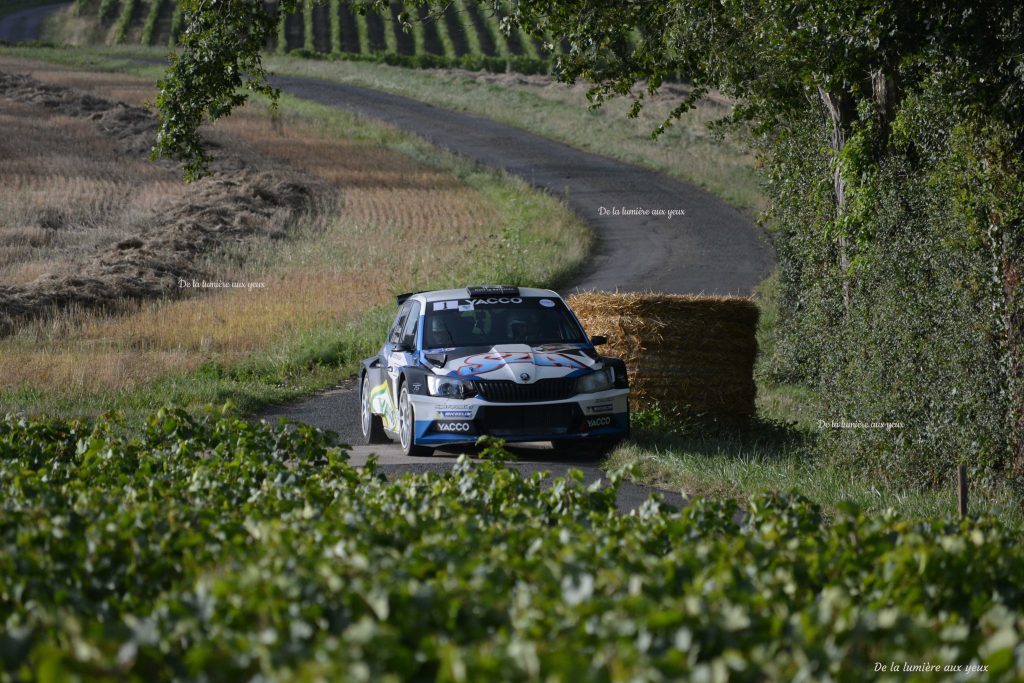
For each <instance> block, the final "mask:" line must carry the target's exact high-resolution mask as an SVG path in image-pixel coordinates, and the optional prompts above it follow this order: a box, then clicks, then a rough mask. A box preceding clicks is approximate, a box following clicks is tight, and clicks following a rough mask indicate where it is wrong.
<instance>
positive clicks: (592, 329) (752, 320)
mask: <svg viewBox="0 0 1024 683" xmlns="http://www.w3.org/2000/svg"><path fill="white" fill-rule="evenodd" d="M568 303H569V305H570V306H571V307H572V309H573V311H575V313H576V315H577V317H578V318H579V319H580V322H581V323H583V327H584V328H585V329H586V330H587V333H588V334H590V335H604V336H605V337H607V338H608V345H607V346H605V347H602V353H604V354H606V355H609V356H616V357H619V358H622V359H623V360H624V361H626V366H627V368H628V371H629V375H630V386H631V389H632V392H631V402H632V405H633V406H634V407H637V408H646V407H651V406H653V405H658V406H660V407H661V409H662V410H663V411H664V412H666V413H670V414H677V415H683V416H687V417H691V418H699V419H705V420H716V421H736V420H744V419H747V418H749V417H751V416H752V415H753V414H754V397H755V393H756V389H755V386H754V362H755V361H756V360H757V338H756V331H757V320H758V309H757V305H756V304H754V302H753V301H752V300H750V299H748V298H745V297H720V296H691V295H683V294H654V293H651V294H645V293H635V292H628V293H611V292H583V293H580V294H574V295H572V296H570V297H569V298H568Z"/></svg>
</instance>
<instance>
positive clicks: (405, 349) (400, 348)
mask: <svg viewBox="0 0 1024 683" xmlns="http://www.w3.org/2000/svg"><path fill="white" fill-rule="evenodd" d="M391 349H392V350H393V351H397V352H399V353H412V351H413V350H412V347H410V346H409V345H408V344H406V343H404V342H398V343H396V344H392V345H391Z"/></svg>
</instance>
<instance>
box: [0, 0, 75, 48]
mask: <svg viewBox="0 0 1024 683" xmlns="http://www.w3.org/2000/svg"><path fill="white" fill-rule="evenodd" d="M68 4H70V3H57V4H54V5H42V6H40V7H29V8H28V9H23V10H19V11H17V12H12V13H11V14H8V15H7V16H4V17H0V41H4V42H8V43H19V42H24V41H27V40H39V30H40V28H42V25H43V20H44V19H46V17H48V16H50V15H51V14H53V13H54V12H56V11H57V10H59V9H61V8H63V7H67V6H68Z"/></svg>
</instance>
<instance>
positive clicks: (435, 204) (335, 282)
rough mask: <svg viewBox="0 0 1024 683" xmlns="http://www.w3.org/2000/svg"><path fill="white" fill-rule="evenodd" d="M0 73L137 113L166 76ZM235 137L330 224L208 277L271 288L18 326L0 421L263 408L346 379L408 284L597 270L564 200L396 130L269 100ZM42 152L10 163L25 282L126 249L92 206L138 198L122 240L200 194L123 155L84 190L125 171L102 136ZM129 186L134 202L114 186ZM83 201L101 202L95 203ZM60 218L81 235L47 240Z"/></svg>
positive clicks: (35, 68)
mask: <svg viewBox="0 0 1024 683" xmlns="http://www.w3.org/2000/svg"><path fill="white" fill-rule="evenodd" d="M0 60H2V61H0V69H17V70H21V71H24V70H28V71H30V72H31V73H32V74H33V75H34V76H35V77H36V78H37V79H40V80H42V81H45V82H48V83H51V84H58V85H66V86H72V87H75V88H79V89H82V90H85V91H88V92H91V93H92V94H94V95H97V96H99V97H105V98H111V99H119V100H126V101H128V102H133V103H136V104H141V103H142V102H143V101H145V100H147V99H151V98H152V96H153V90H152V80H144V79H140V78H132V77H128V76H124V75H114V74H96V73H86V72H81V71H78V70H74V69H67V68H62V67H54V66H48V65H45V64H41V63H35V64H28V63H25V62H21V61H17V60H13V61H12V60H10V59H9V58H0ZM18 106H19V107H20V106H23V105H18ZM25 106H27V105H25ZM22 113H23V112H22ZM47 121H49V125H50V126H51V127H52V128H54V129H57V128H59V127H61V126H63V125H64V124H65V123H66V121H64V120H54V119H49V120H48V119H47V118H46V117H39V118H38V119H37V120H36V121H34V122H32V123H25V124H24V125H25V126H29V127H30V128H32V131H35V128H38V127H43V128H44V129H45V128H46V123H47ZM76 123H77V122H76ZM224 124H225V125H219V126H217V127H216V129H215V130H213V131H211V132H210V135H211V138H212V139H213V140H214V141H216V142H217V143H218V144H219V145H220V146H221V148H222V149H225V150H228V151H234V152H237V154H238V155H239V158H241V159H243V160H244V161H247V162H248V163H250V164H251V165H253V166H257V167H261V168H266V167H270V166H273V167H285V168H289V169H291V170H292V172H294V173H299V174H303V175H304V176H305V177H307V178H310V179H313V180H314V181H315V182H316V183H320V185H321V189H322V190H323V193H322V196H321V197H320V199H319V204H318V205H317V206H316V210H314V211H312V212H311V213H307V214H305V217H304V218H301V217H300V218H297V219H296V220H295V221H294V224H293V225H291V226H288V236H287V237H286V238H283V239H282V236H281V235H279V234H278V235H274V236H267V237H259V236H257V237H255V238H253V239H248V240H246V241H244V242H240V243H238V244H228V245H225V246H224V248H223V249H221V250H219V251H216V252H214V253H211V254H209V255H208V256H207V257H205V262H206V263H207V264H208V265H209V267H210V268H211V269H212V270H210V271H209V272H210V274H209V276H208V277H207V278H206V279H209V280H211V281H223V282H241V283H255V284H257V285H259V287H258V288H252V289H250V288H243V289H241V290H234V289H232V290H207V291H206V292H205V293H203V295H201V296H185V297H177V298H169V299H168V298H161V299H157V300H152V301H140V302H137V303H135V304H128V305H126V307H125V308H124V309H123V310H119V311H118V312H110V311H95V310H88V311H82V310H77V309H75V308H69V309H65V310H62V311H60V312H58V313H57V314H56V315H55V316H50V317H45V318H42V319H39V320H36V321H33V322H30V323H27V324H25V325H21V326H20V327H19V328H18V329H17V331H16V333H15V334H12V335H8V336H6V337H5V338H3V339H0V368H2V371H0V407H2V408H0V412H3V411H9V410H17V411H25V412H28V413H32V414H43V413H45V414H51V415H95V414H99V413H101V412H103V411H106V410H111V409H115V410H122V411H125V412H126V414H127V415H128V416H129V417H133V416H138V415H140V414H142V413H144V412H148V411H150V410H151V409H152V408H153V407H154V406H156V405H160V404H162V403H164V402H166V401H168V400H172V401H175V402H177V403H179V404H181V405H185V406H198V405H201V404H205V403H210V402H214V403H221V402H223V401H224V400H226V399H231V400H233V401H234V402H235V403H236V405H237V406H238V407H239V409H241V410H244V411H252V410H254V409H255V408H256V407H258V406H260V405H265V404H267V403H269V402H272V401H277V400H283V399H287V398H291V397H296V396H299V395H302V394H304V393H309V392H310V391H313V390H315V389H318V388H324V387H328V386H331V385H333V384H335V383H337V382H338V381H339V380H341V379H344V378H346V377H348V375H349V374H350V373H351V372H352V371H353V369H354V367H355V363H356V362H357V361H358V359H359V358H362V357H364V356H366V355H369V354H370V353H372V350H373V349H374V348H376V345H377V344H378V343H379V340H380V338H381V335H382V330H383V329H384V327H385V326H386V324H387V322H388V321H387V317H388V316H389V315H390V313H391V308H392V302H393V296H394V294H395V293H396V292H397V291H400V290H401V291H405V290H402V289H401V288H402V287H407V288H414V287H424V286H428V287H442V286H448V285H455V284H462V283H464V282H465V281H507V282H513V283H520V284H527V283H529V284H534V283H548V284H555V283H558V282H562V281H565V279H566V278H567V277H568V276H569V275H570V274H571V273H572V272H573V269H574V268H576V267H577V266H578V265H579V264H580V263H582V261H583V259H584V258H585V256H586V253H587V249H588V244H589V233H588V231H587V230H586V228H585V227H583V226H582V224H581V223H580V222H579V221H578V220H577V219H576V218H574V217H573V216H572V215H571V213H570V212H569V211H568V210H567V209H565V208H564V207H563V206H562V205H561V204H560V203H559V202H558V201H557V200H556V199H553V198H551V197H548V196H545V195H541V194H539V193H536V192H534V191H532V190H530V189H529V188H527V187H526V185H525V184H524V183H522V182H520V181H517V180H514V179H511V178H508V177H505V176H502V175H499V174H496V173H492V172H488V171H483V170H480V169H478V168H476V167H474V166H472V165H470V164H467V163H465V162H461V161H459V160H457V159H455V158H453V157H451V156H449V155H446V154H442V153H440V152H438V151H436V150H434V149H433V148H431V147H429V146H427V145H425V144H423V143H422V142H419V141H417V140H416V139H414V138H412V137H411V136H408V135H404V134H402V133H399V132H397V131H395V130H393V129H390V128H387V127H385V126H380V125H375V124H371V123H366V122H362V121H358V120H356V119H355V118H354V117H351V116H348V115H346V114H344V113H340V112H336V111H333V110H329V109H327V108H325V107H319V106H315V105H310V104H308V103H303V102H298V101H288V102H286V103H285V106H284V107H283V109H282V118H281V120H279V121H277V122H275V121H272V120H271V119H270V117H269V116H268V114H267V112H266V111H265V110H264V109H263V107H262V106H261V105H258V104H257V105H255V106H253V107H250V108H249V109H248V110H247V111H246V112H244V113H243V114H242V115H241V116H240V117H238V118H237V119H235V120H233V121H231V122H227V121H226V122H224ZM33 127H34V128H33ZM32 131H29V132H32ZM87 132H88V131H87V130H86V131H83V133H87ZM35 139H36V142H37V143H38V146H37V148H36V154H35V155H11V156H10V157H7V161H6V162H5V163H6V164H7V165H8V166H9V167H8V168H5V174H6V175H10V177H12V178H15V179H17V178H22V179H24V182H26V183H28V182H31V183H32V188H31V191H26V188H25V187H22V185H19V184H18V183H15V184H14V185H15V186H17V187H16V189H18V188H20V191H14V190H12V192H11V194H10V195H8V196H9V199H10V200H11V201H10V203H6V202H5V204H4V210H5V211H6V212H7V214H5V215H8V220H9V226H10V227H8V228H7V232H5V233H4V235H5V236H4V239H5V240H6V241H5V243H6V244H8V245H9V249H8V251H7V252H5V253H10V254H14V251H15V250H17V249H22V247H21V246H19V245H23V244H24V243H25V242H26V240H23V239H22V237H23V235H22V234H21V232H19V230H20V231H22V232H24V230H30V231H32V230H34V231H36V232H38V233H40V234H43V236H44V237H45V239H42V238H40V239H39V240H36V243H37V247H36V248H34V250H29V251H28V252H26V253H24V254H21V256H19V257H18V259H20V260H16V262H14V260H12V262H11V263H9V264H8V265H7V266H5V267H6V268H7V270H8V273H9V274H10V275H11V277H14V276H17V279H18V280H20V281H21V282H23V283H24V282H29V281H31V280H32V279H33V278H34V277H35V276H37V275H39V274H41V273H43V272H44V271H48V270H49V269H52V268H54V267H57V266H56V264H55V263H54V260H64V261H67V262H69V263H74V259H75V257H76V255H77V254H78V252H80V251H81V250H82V249H85V248H86V247H83V246H81V245H76V243H75V240H79V239H91V240H99V241H103V242H110V241H114V240H117V239H120V238H121V237H123V235H121V234H120V233H119V232H118V231H119V230H122V228H119V227H117V226H118V225H121V224H120V223H118V222H117V221H116V220H110V221H104V222H102V225H99V224H97V227H98V228H99V229H98V230H97V231H94V232H90V231H89V223H88V221H87V220H85V218H87V216H86V217H85V218H82V219H81V220H79V218H80V217H79V216H77V214H75V212H76V211H83V210H85V209H87V208H88V206H89V201H94V202H97V203H99V204H103V202H104V201H106V200H105V199H104V198H105V197H106V198H107V199H110V198H111V197H113V196H115V195H117V193H119V192H121V193H127V194H131V195H134V196H135V199H134V200H133V201H134V202H135V203H134V204H131V205H129V206H128V207H127V208H126V207H125V206H123V205H122V206H119V207H118V208H117V209H116V210H113V211H112V212H111V214H110V216H108V218H111V217H116V216H118V215H122V214H123V215H125V216H127V218H125V220H124V221H123V223H124V225H125V226H127V227H125V228H124V229H134V228H132V221H133V220H137V219H138V214H139V213H140V212H142V213H143V214H144V213H146V210H149V209H152V207H150V206H148V204H149V203H151V202H152V201H153V200H154V198H155V197H157V196H160V199H161V201H162V200H164V199H166V195H172V196H173V195H175V194H183V193H184V194H187V193H188V192H189V191H190V190H191V191H193V192H194V191H195V188H194V187H192V188H188V187H181V185H180V181H178V182H177V183H175V181H173V180H171V178H172V177H173V175H174V173H175V172H174V171H173V170H168V169H166V168H165V169H160V168H159V167H153V166H152V165H147V162H145V161H141V160H139V159H136V158H133V157H130V158H127V159H125V162H124V163H125V165H124V166H123V167H122V170H123V171H124V173H121V174H118V173H113V174H111V175H110V176H109V178H110V179H109V180H108V181H106V182H108V183H109V184H111V185H112V187H110V188H108V189H109V191H108V192H106V193H104V192H97V191H92V190H88V189H85V190H82V189H81V187H79V186H80V185H82V184H83V183H85V184H86V185H88V182H89V179H90V178H93V179H95V178H99V177H101V176H103V174H102V169H103V164H108V165H114V166H116V165H117V163H118V161H119V159H120V158H121V157H120V156H118V155H117V154H116V153H114V151H112V150H111V149H110V148H109V147H110V145H109V144H108V143H106V142H105V141H104V140H102V139H99V141H98V142H90V140H93V138H92V137H90V136H89V135H84V136H83V138H82V139H81V140H80V141H79V143H76V144H80V145H81V146H82V147H81V148H80V147H77V146H75V145H63V144H62V143H61V140H62V138H61V137H60V136H59V134H58V135H54V136H52V137H50V138H47V136H46V134H45V130H42V131H39V135H37V136H36V138H35ZM10 144H15V143H10ZM17 144H21V143H17ZM79 153H81V154H84V155H85V156H81V157H80V156H79ZM133 163H139V164H143V166H144V168H146V169H151V170H150V171H149V173H150V174H155V177H156V178H158V179H159V178H162V179H163V180H161V181H160V182H164V183H167V185H166V187H164V186H162V185H156V186H154V189H153V191H152V192H148V191H143V188H145V187H146V185H145V183H146V182H149V181H148V180H147V178H148V177H149V176H147V174H146V173H139V174H132V173H131V168H132V166H131V164H133ZM161 173H170V174H171V176H168V177H164V176H162V175H161ZM103 177H107V176H103ZM118 178H121V179H122V180H123V186H122V187H121V188H117V187H115V186H113V185H115V184H116V182H117V179H118ZM18 182H21V181H18ZM6 187H7V186H6V185H5V188H6ZM76 188H77V189H76ZM76 192H77V194H76ZM82 192H85V194H87V195H88V198H87V199H88V201H81V200H83V197H82V196H80V195H82ZM40 198H43V199H40ZM76 198H77V199H76ZM133 207H134V208H133ZM209 210H211V211H216V207H214V208H212V209H209ZM119 212H120V213H119ZM53 215H60V216H64V217H65V218H66V219H67V221H68V224H67V225H65V226H63V229H59V230H54V229H51V228H45V227H40V223H41V222H45V220H47V217H48V216H53ZM211 215H214V214H211ZM133 217H134V218H133ZM26 226H30V227H26ZM71 227H75V228H77V229H78V230H77V231H72V230H70V228H71ZM47 230H49V232H46V231H47ZM12 231H13V232H12ZM105 231H106V232H105ZM108 233H109V234H108ZM33 234H36V233H33ZM67 234H71V235H80V234H81V235H85V236H86V237H81V238H80V237H77V236H76V237H74V238H72V237H70V236H68V237H64V235H67ZM66 240H71V241H70V242H68V243H66ZM28 241H29V243H31V240H28ZM76 249H77V251H76ZM20 253H21V252H19V254H20ZM499 253H514V254H516V255H517V256H516V257H514V258H501V257H499V256H498V254H499ZM9 258H11V259H14V256H10V257H9ZM5 281H6V276H5ZM117 294H118V293H117V292H111V294H110V296H111V298H112V299H116V297H117Z"/></svg>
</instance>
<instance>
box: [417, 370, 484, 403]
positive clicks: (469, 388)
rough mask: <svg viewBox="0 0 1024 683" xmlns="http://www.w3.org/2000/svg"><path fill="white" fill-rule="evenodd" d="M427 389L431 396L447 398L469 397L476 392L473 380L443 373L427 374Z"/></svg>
mask: <svg viewBox="0 0 1024 683" xmlns="http://www.w3.org/2000/svg"><path fill="white" fill-rule="evenodd" d="M427 391H429V392H430V395H431V396H444V397H446V398H468V397H469V396H472V395H473V394H475V393H476V390H475V389H474V388H473V383H472V382H467V381H466V380H464V379H456V378H455V377H444V376H441V375H427Z"/></svg>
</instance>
